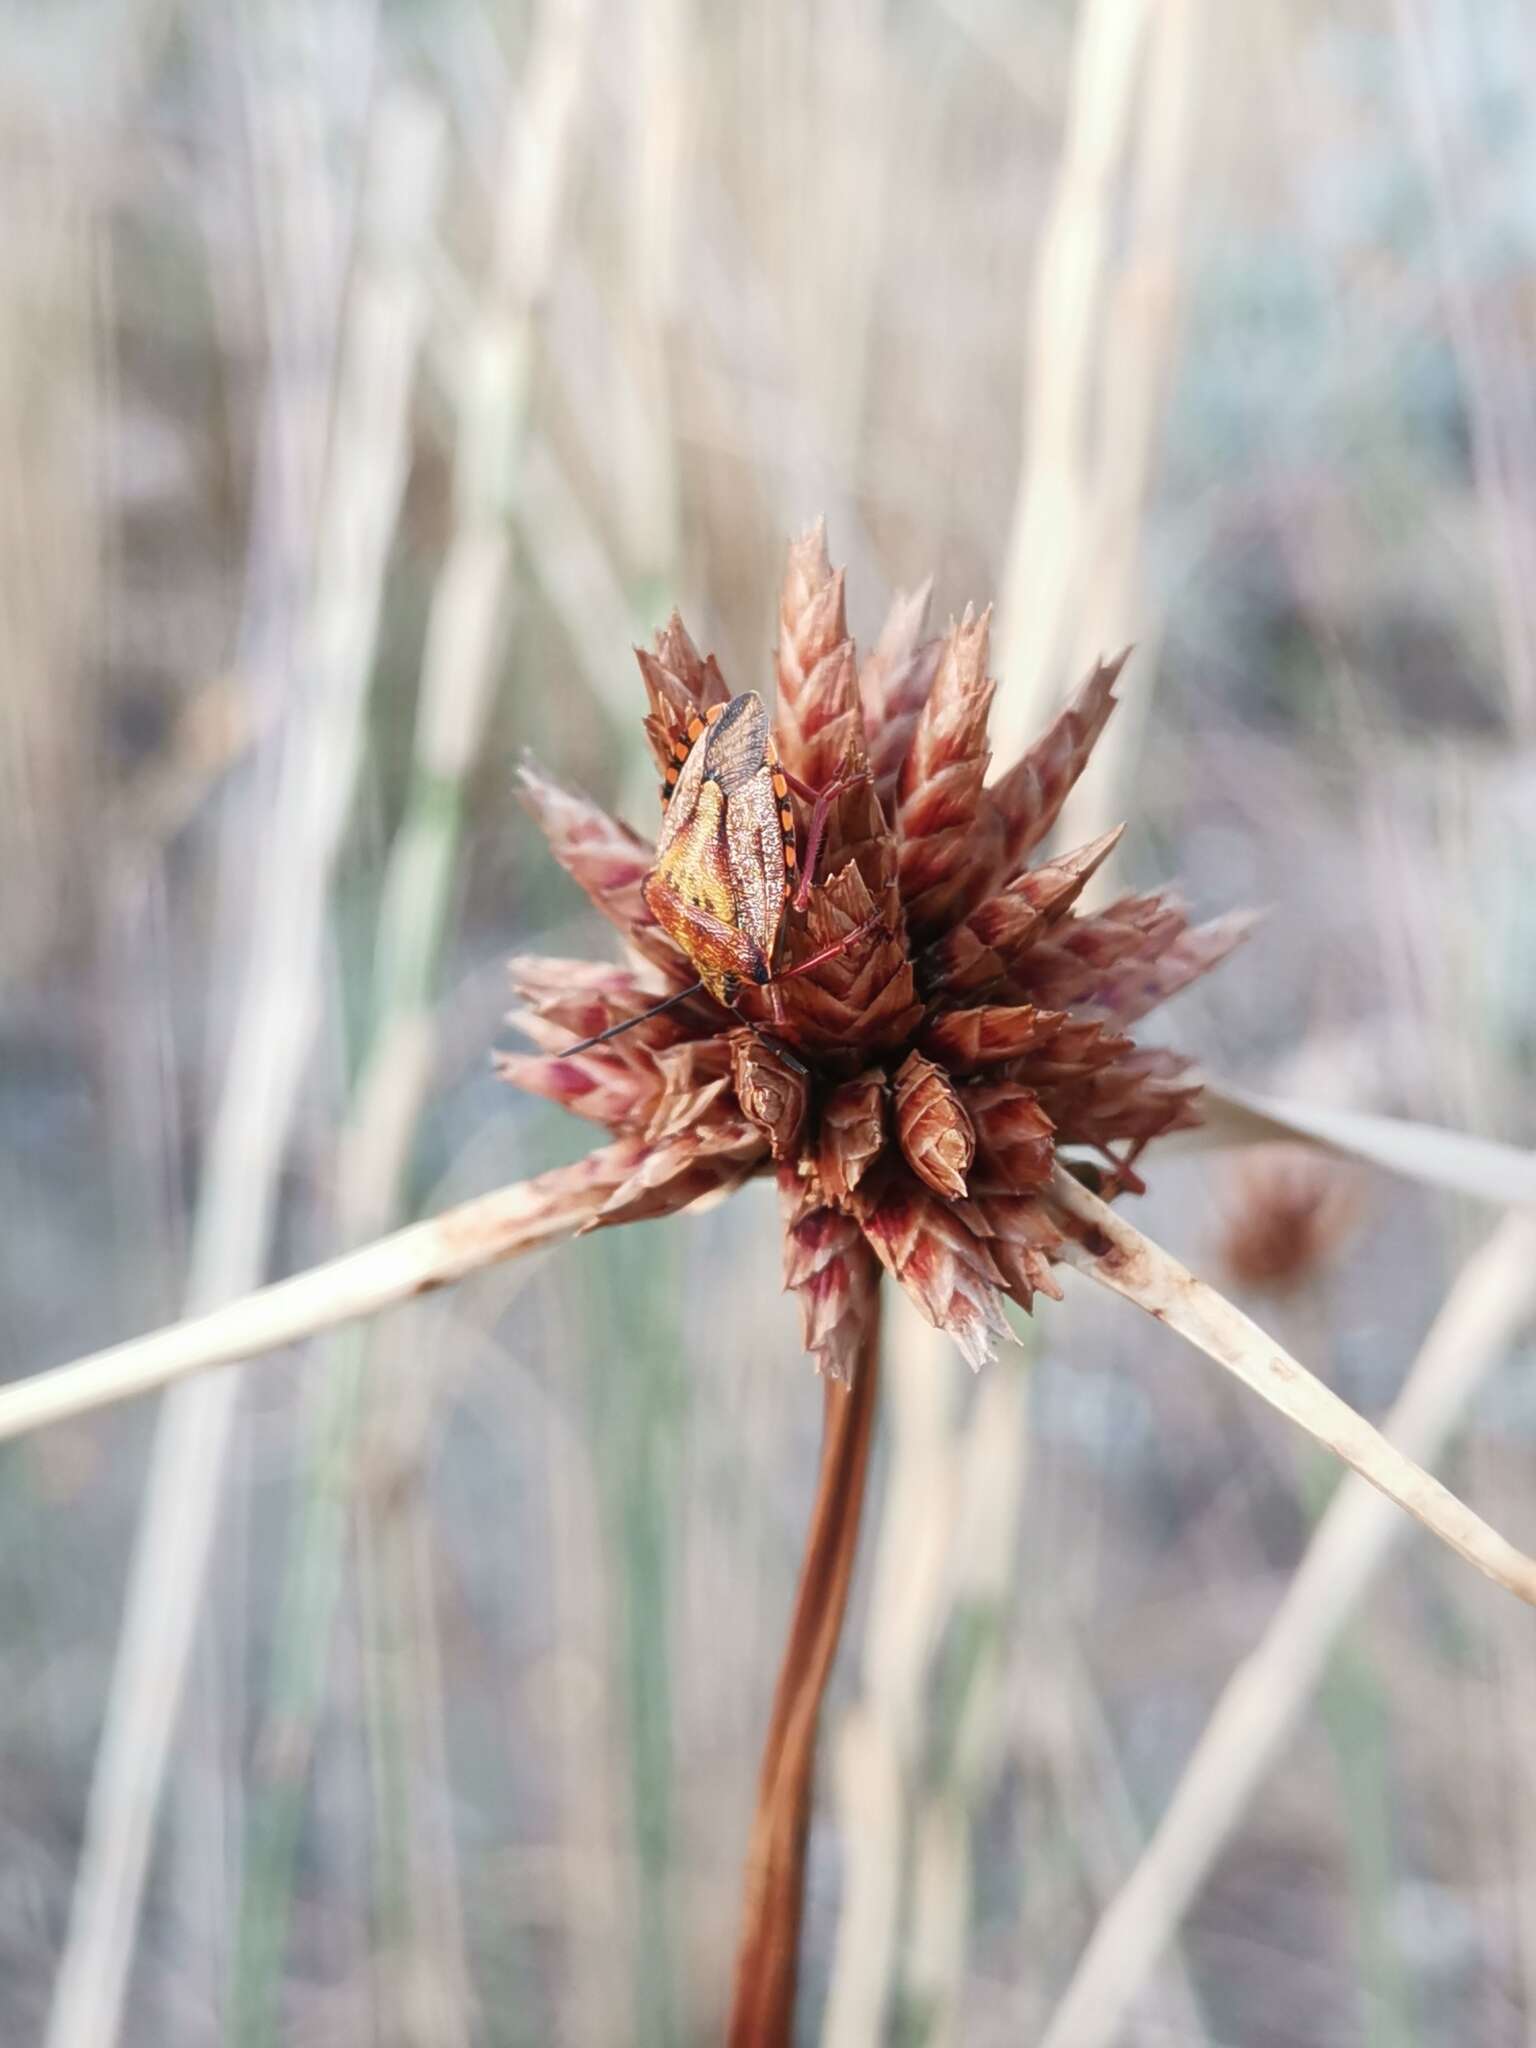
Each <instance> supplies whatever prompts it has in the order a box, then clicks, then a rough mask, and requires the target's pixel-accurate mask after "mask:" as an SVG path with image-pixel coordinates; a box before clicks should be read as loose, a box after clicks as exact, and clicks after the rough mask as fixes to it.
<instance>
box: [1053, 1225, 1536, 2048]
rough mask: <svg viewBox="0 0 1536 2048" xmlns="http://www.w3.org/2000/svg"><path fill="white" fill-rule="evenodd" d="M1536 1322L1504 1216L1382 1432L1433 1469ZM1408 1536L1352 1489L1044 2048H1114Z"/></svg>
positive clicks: (1200, 1752)
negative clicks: (1499, 1367)
mask: <svg viewBox="0 0 1536 2048" xmlns="http://www.w3.org/2000/svg"><path fill="white" fill-rule="evenodd" d="M1533 1316H1536V1212H1532V1211H1530V1210H1514V1211H1511V1213H1510V1214H1509V1215H1507V1216H1506V1217H1505V1218H1504V1220H1503V1222H1502V1223H1500V1225H1499V1226H1498V1228H1497V1229H1496V1230H1495V1231H1494V1233H1493V1235H1492V1236H1491V1237H1490V1238H1489V1239H1488V1240H1487V1242H1486V1243H1485V1244H1484V1245H1483V1247H1482V1249H1481V1250H1480V1251H1479V1252H1478V1253H1477V1254H1476V1255H1475V1256H1474V1257H1473V1258H1471V1259H1469V1260H1468V1262H1467V1264H1466V1265H1465V1266H1464V1267H1463V1269H1462V1271H1461V1273H1460V1275H1459V1276H1458V1278H1457V1280H1456V1283H1455V1285H1454V1286H1453V1287H1452V1288H1451V1290H1450V1292H1449V1294H1447V1296H1446V1298H1445V1300H1444V1302H1443V1303H1442V1305H1441V1308H1440V1311H1439V1313H1438V1315H1437V1316H1436V1317H1435V1320H1434V1323H1433V1325H1432V1327H1431V1329H1430V1331H1429V1334H1428V1336H1427V1337H1426V1338H1425V1340H1424V1345H1423V1348H1422V1350H1421V1351H1420V1352H1419V1355H1418V1357H1417V1358H1416V1359H1415V1360H1414V1362H1413V1365H1412V1367H1411V1369H1410V1371H1409V1373H1408V1377H1407V1379H1406V1381H1405V1382H1404V1385H1403V1391H1402V1393H1401V1394H1400V1395H1399V1396H1398V1399H1397V1402H1396V1404H1395V1406H1394V1407H1393V1409H1392V1413H1391V1414H1390V1416H1389V1417H1388V1418H1387V1425H1386V1426H1387V1429H1388V1431H1389V1432H1390V1434H1391V1436H1392V1439H1393V1441H1394V1442H1395V1443H1396V1445H1397V1446H1398V1448H1399V1450H1400V1451H1401V1452H1402V1453H1403V1455H1404V1456H1406V1457H1410V1458H1414V1459H1416V1460H1418V1461H1419V1462H1420V1463H1421V1464H1424V1465H1429V1464H1433V1463H1434V1462H1435V1461H1436V1460H1437V1459H1438V1458H1439V1456H1440V1454H1441V1452H1442V1451H1443V1449H1444V1447H1445V1444H1446V1441H1447V1439H1448V1437H1449V1436H1450V1434H1451V1432H1452V1430H1453V1429H1454V1428H1455V1426H1456V1423H1457V1421H1458V1420H1459V1418H1460V1417H1461V1416H1462V1415H1463V1414H1464V1413H1465V1411H1466V1409H1467V1407H1468V1405H1469V1404H1470V1402H1471V1400H1472V1398H1473V1396H1474V1395H1475V1394H1476V1392H1477V1390H1478V1388H1479V1387H1481V1386H1482V1384H1483V1383H1484V1381H1485V1380H1486V1379H1487V1378H1488V1375H1489V1374H1490V1373H1491V1372H1492V1371H1493V1369H1494V1368H1495V1367H1496V1366H1497V1365H1498V1364H1499V1362H1500V1360H1501V1359H1502V1358H1503V1357H1504V1356H1505V1355H1506V1353H1507V1351H1508V1349H1509V1346H1510V1344H1511V1343H1512V1342H1513V1341H1514V1339H1515V1338H1516V1337H1517V1336H1518V1335H1519V1333H1520V1331H1521V1330H1522V1329H1523V1328H1524V1327H1525V1326H1526V1325H1527V1324H1529V1322H1530V1321H1531V1319H1532V1317H1533ZM1403 1530H1404V1525H1403V1522H1402V1520H1401V1519H1400V1517H1399V1516H1397V1515H1395V1514H1393V1512H1392V1509H1391V1506H1390V1505H1389V1503H1388V1501H1387V1500H1386V1499H1385V1498H1383V1496H1382V1494H1380V1493H1378V1492H1376V1491H1375V1490H1374V1489H1373V1488H1372V1487H1371V1486H1369V1485H1367V1484H1366V1482H1365V1481H1364V1480H1363V1479H1360V1478H1347V1479H1345V1480H1344V1482H1343V1484H1342V1485H1341V1486H1340V1487H1339V1489H1338V1492H1337V1493H1336V1494H1335V1496H1334V1498H1333V1500H1332V1502H1331V1503H1330V1505H1329V1508H1328V1511H1327V1513H1326V1514H1325V1515H1324V1516H1323V1519H1322V1521H1321V1522H1320V1523H1319V1524H1318V1527H1317V1530H1316V1533H1315V1534H1314V1536H1313V1538H1312V1541H1311V1543H1310V1544H1309V1545H1308V1547H1307V1553H1306V1556H1305V1557H1304V1558H1303V1559H1302V1562H1301V1566H1300V1568H1299V1569H1298V1571H1297V1572H1296V1574H1295V1576H1294V1577H1293V1578H1292V1580H1291V1582H1290V1584H1289V1586H1288V1587H1287V1589H1286V1592H1285V1596H1284V1598H1283V1599H1282V1600H1281V1602H1280V1605H1279V1607H1278V1608H1277V1609H1276V1611H1275V1613H1274V1616H1273V1618H1272V1619H1271V1621H1270V1623H1269V1626H1268V1627H1267V1628H1266V1630H1265V1631H1264V1634H1263V1635H1262V1637H1261V1638H1260V1640H1259V1642H1258V1644H1257V1645H1256V1646H1255V1648H1254V1649H1253V1650H1252V1651H1251V1652H1250V1653H1249V1655H1248V1656H1247V1657H1246V1658H1245V1659H1244V1661H1243V1663H1242V1665H1241V1666H1240V1667H1239V1668H1238V1670H1237V1671H1236V1672H1235V1673H1234V1674H1233V1676H1232V1677H1231V1678H1230V1679H1229V1680H1228V1682H1227V1685H1226V1688H1225V1690H1224V1691H1223V1693H1222V1695H1221V1697H1220V1699H1219V1700H1218V1701H1217V1703H1216V1707H1215V1710H1214V1711H1213V1713H1212V1714H1211V1717H1210V1719H1209V1721H1208V1722H1207V1723H1206V1727H1205V1730H1204V1732H1203V1734H1202V1735H1201V1737H1200V1740H1199V1742H1198V1744H1197V1745H1196V1747H1195V1751H1194V1754H1193V1755H1192V1756H1191V1758H1190V1760H1189V1762H1188V1764H1187V1765H1186V1766H1185V1770H1184V1774H1183V1776H1182V1777H1181V1779H1180V1780H1179V1783H1178V1786H1177V1788H1176V1790H1175V1792H1174V1794H1173V1797H1172V1799H1171V1800H1170V1801H1169V1804H1168V1808H1167V1811H1166V1812H1165V1813H1164V1815H1163V1818H1162V1820H1161V1821H1160V1822H1159V1824H1158V1827H1157V1831H1156V1833H1155V1834H1154V1835H1153V1837H1152V1839H1151V1841H1150V1842H1149V1843H1148V1845H1147V1849H1146V1853H1145V1854H1144V1856H1143V1857H1142V1858H1141V1860H1140V1862H1139V1863H1138V1864H1137V1865H1136V1868H1135V1870H1134V1871H1133V1872H1132V1874H1131V1876H1130V1877H1129V1879H1128V1880H1127V1882H1126V1884H1125V1885H1124V1887H1123V1888H1122V1890H1121V1891H1120V1892H1119V1894H1118V1895H1117V1896H1116V1898H1115V1899H1114V1900H1113V1901H1112V1902H1111V1904H1110V1906H1109V1908H1108V1910H1107V1911H1106V1913H1105V1914H1104V1916H1103V1918H1102V1919H1101V1920H1100V1921H1099V1923H1098V1925H1097V1926H1096V1928H1095V1929H1094V1932H1093V1936H1092V1939H1091V1940H1090V1941H1089V1944H1088V1947H1087V1949H1086V1950H1085V1952H1084V1954H1083V1956H1082V1958H1081V1960H1080V1961H1079V1963H1078V1965H1077V1968H1076V1970H1075V1972H1074V1973H1073V1976H1072V1979H1071V1982H1070V1983H1069V1984H1068V1986H1067V1989H1066V1992H1065V1995H1064V1996H1063V1998H1062V2000H1061V2003H1060V2004H1059V2005H1058V2007H1057V2008H1056V2011H1055V2014H1054V2016H1053V2018H1052V2020H1051V2024H1050V2027H1049V2029H1048V2031H1047V2033H1046V2035H1045V2037H1044V2041H1043V2043H1042V2048H1109V2043H1110V2042H1111V2041H1113V2040H1116V2039H1118V2038H1119V2032H1120V2028H1121V2026H1122V2025H1123V2023H1124V2021H1125V2019H1126V2017H1127V2015H1128V2014H1129V2013H1130V2011H1131V2008H1132V2007H1133V2005H1134V2004H1135V2002H1136V1999H1137V1997H1138V1996H1139V1994H1140V1992H1141V1990H1142V1987H1143V1986H1144V1985H1145V1983H1146V1981H1147V1979H1148V1977H1149V1975H1150V1973H1151V1972H1152V1970H1153V1969H1155V1968H1156V1966H1157V1963H1158V1960H1159V1958H1160V1957H1161V1956H1162V1954H1163V1952H1164V1950H1165V1949H1166V1947H1167V1945H1168V1943H1169V1941H1170V1940H1171V1939H1172V1937H1173V1935H1174V1932H1175V1930H1176V1929H1177V1927H1178V1925H1179V1923H1180V1921H1181V1920H1182V1919H1183V1916H1184V1914H1185V1912H1186V1911H1187V1910H1188V1908H1189V1906H1190V1904H1191V1903H1192V1901H1193V1900H1194V1898H1195V1897H1196V1895H1197V1894H1198V1892H1199V1890H1200V1887H1201V1885H1202V1884H1203V1883H1204V1881H1205V1879H1206V1877H1207V1876H1208V1875H1209V1873H1210V1870H1211V1867H1212V1865H1213V1864H1214V1862H1215V1860H1216V1858H1217V1857H1218V1856H1219V1855H1220V1853H1221V1851H1222V1849H1223V1847H1224V1846H1225V1844H1226V1843H1227V1842H1228V1841H1229V1840H1230V1838H1231V1836H1232V1833H1233V1830H1234V1829H1235V1828H1236V1826H1237V1825H1238V1823H1239V1821H1240V1820H1241V1818H1242V1816H1243V1813H1244V1811H1245V1810H1246V1808H1247V1806H1248V1803H1249V1801H1250V1800H1251V1799H1252V1797H1253V1795H1254V1793H1255V1791H1256V1790H1257V1789H1258V1787H1259V1786H1260V1785H1261V1784H1263V1782H1264V1780H1265V1778H1266V1777H1267V1776H1268V1773H1269V1771H1270V1769H1271V1767H1272V1766H1273V1765H1274V1763H1275V1762H1276V1761H1277V1759H1278V1758H1279V1756H1280V1754H1281V1752H1282V1750H1283V1748H1284V1746H1285V1743H1286V1742H1287V1740H1288V1739H1289V1737H1290V1735H1291V1733H1292V1731H1293V1730H1294V1729H1295V1727H1296V1724H1297V1722H1298V1720H1299V1719H1300V1717H1301V1715H1302V1713H1303V1712H1304V1711H1305V1709H1306V1707H1307V1704H1308V1702H1309V1701H1310V1700H1311V1698H1312V1696H1313V1694H1314V1693H1315V1692H1316V1690H1317V1687H1318V1684H1319V1682H1320V1680H1321V1679H1322V1676H1323V1673H1324V1671H1325V1669H1326V1666H1327V1663H1328V1658H1329V1656H1330V1654H1331V1653H1332V1651H1333V1649H1334V1647H1335V1646H1336V1645H1337V1643H1338V1642H1339V1640H1340V1638H1341V1637H1342V1635H1343V1633H1344V1631H1345V1629H1346V1628H1347V1627H1348V1625H1349V1623H1350V1621H1351V1620H1352V1618H1353V1617H1354V1615H1355V1614H1356V1613H1357V1611H1358V1610H1359V1607H1360V1605H1361V1602H1362V1601H1363V1600H1364V1598H1365V1596H1366V1595H1367V1593H1368V1592H1369V1591H1370V1588H1371V1586H1372V1585H1373V1583H1374V1582H1375V1580H1376V1578H1377V1576H1378V1574H1379V1572H1380V1570H1381V1567H1382V1565H1383V1564H1384V1563H1385V1562H1386V1559H1387V1556H1388V1554H1389V1552H1390V1551H1391V1549H1392V1546H1393V1544H1394V1543H1395V1542H1396V1540H1397V1539H1398V1538H1399V1537H1400V1536H1401V1535H1402V1534H1403Z"/></svg>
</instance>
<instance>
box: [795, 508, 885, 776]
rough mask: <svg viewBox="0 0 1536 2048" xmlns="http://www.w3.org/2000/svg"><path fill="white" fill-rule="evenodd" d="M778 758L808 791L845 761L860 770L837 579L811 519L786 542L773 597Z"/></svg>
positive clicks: (854, 675)
mask: <svg viewBox="0 0 1536 2048" xmlns="http://www.w3.org/2000/svg"><path fill="white" fill-rule="evenodd" d="M775 659H776V668H777V675H778V690H779V694H778V734H779V752H780V754H781V756H782V758H783V760H784V763H785V765H786V766H787V767H788V768H789V769H790V771H791V772H792V773H793V774H795V775H798V776H799V777H800V779H801V781H802V782H804V783H806V784H808V785H809V787H811V788H812V789H821V788H823V787H825V786H826V784H828V783H830V782H831V781H832V780H833V779H834V777H835V776H837V775H838V774H839V772H840V771H841V770H842V768H843V767H844V765H845V763H846V762H848V761H849V759H850V758H852V759H855V760H856V761H857V763H858V764H860V765H862V763H863V758H864V721H863V715H862V711H861V708H860V704H859V683H858V667H857V663H856V661H855V659H854V650H853V643H852V641H851V640H850V639H849V638H848V622H847V619H846V616H845V615H844V611H843V574H842V571H841V570H840V569H838V570H834V569H833V567H832V564H831V562H830V560H829V559H828V556H827V529H826V522H825V521H824V520H818V521H817V523H816V525H815V526H813V527H812V528H811V530H810V531H809V533H805V534H802V535H801V537H800V539H799V540H797V541H793V542H791V544H790V549H789V562H788V565H787V567H786V569H785V572H784V583H783V587H782V589H781V591H780V594H779V638H778V646H777V650H776V657H775Z"/></svg>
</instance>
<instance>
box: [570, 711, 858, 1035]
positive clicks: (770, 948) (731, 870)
mask: <svg viewBox="0 0 1536 2048" xmlns="http://www.w3.org/2000/svg"><path fill="white" fill-rule="evenodd" d="M864 772H865V771H863V770H862V769H861V770H857V771H855V772H853V773H851V774H848V775H845V776H841V777H839V779H838V780H837V781H836V782H834V783H832V784H831V785H830V786H829V787H828V788H826V789H824V790H821V791H820V792H815V791H811V790H807V789H805V788H803V787H802V785H801V784H800V783H799V782H798V780H796V779H795V778H792V777H791V776H790V775H789V774H788V773H787V771H786V770H785V768H784V766H783V764H782V763H781V761H780V760H779V756H778V749H777V748H776V747H775V745H774V741H773V733H772V730H771V728H770V726H769V724H768V714H767V712H766V711H765V710H764V709H763V700H762V699H761V697H759V696H758V695H757V694H756V692H755V691H750V690H749V691H747V692H746V693H745V694H744V695H742V696H740V697H733V698H732V699H731V701H730V702H729V703H728V704H714V705H711V706H710V709H709V711H708V713H707V714H706V715H705V716H704V717H702V718H700V717H697V716H696V717H694V718H692V719H690V720H689V723H688V729H687V738H686V740H685V739H684V738H683V737H682V736H681V735H679V737H678V739H677V740H676V742H675V744H674V747H673V760H672V761H671V762H669V763H668V766H667V780H666V786H665V787H664V789H663V790H662V801H663V803H664V804H665V806H666V812H665V816H664V817H663V819H662V826H661V836H660V838H659V839H658V841H657V843H656V865H655V867H653V868H652V869H651V871H650V873H649V874H648V875H647V876H646V878H645V880H644V882H643V883H642V884H641V892H640V893H641V894H642V896H643V897H644V898H645V903H646V907H647V908H648V909H649V911H650V913H651V915H652V916H653V917H654V918H655V920H656V922H657V924H658V925H660V927H661V929H662V930H663V931H664V932H665V933H666V934H667V936H668V937H669V938H670V939H672V940H673V941H674V943H675V944H676V945H677V947H678V948H679V950H680V951H681V952H682V953H684V954H685V955H686V956H687V958H688V959H689V960H690V961H691V962H692V963H693V965H694V966H695V967H696V968H697V969H698V974H699V979H698V981H697V982H695V983H694V984H693V985H692V986H691V987H689V988H686V989H680V990H679V991H678V992H677V994H676V995H672V996H668V997H666V998H665V1000H664V1001H662V1002H660V1003H657V1004H656V1005H654V1007H653V1008H652V1009H650V1010H647V1011H645V1012H644V1013H643V1015H645V1016H654V1015H655V1014H656V1011H657V1010H663V1009H666V1008H667V1007H668V1006H669V1005H670V1004H672V1003H678V1002H682V1001H683V999H684V998H685V997H687V996H690V995H695V994H697V993H698V991H699V989H700V988H704V989H707V990H708V991H709V993H710V994H711V995H712V996H713V997H714V998H715V1000H716V1002H719V1003H723V1004H725V1006H726V1007H727V1008H730V1007H731V1006H732V1005H733V1004H734V1003H735V1000H736V996H737V992H738V991H739V989H740V987H741V985H742V983H743V982H751V983H755V984H756V985H757V986H759V987H769V988H771V987H772V986H773V984H774V983H775V982H779V981H787V980H789V979H791V978H792V977H793V976H795V975H797V974H804V973H805V972H806V971H807V970H808V969H810V968H812V967H819V966H820V965H821V963H822V961H824V960H829V959H831V958H832V956H833V955H834V954H836V953H840V952H842V951H843V950H844V948H845V947H848V946H851V945H852V944H853V943H854V941H855V940H857V939H860V938H863V937H864V936H865V935H866V934H867V933H868V932H869V930H870V929H871V928H872V927H873V925H874V924H876V923H878V919H875V918H872V919H870V920H869V921H868V922H867V923H865V924H862V925H860V926H859V927H858V928H857V929H856V930H854V931H851V932H848V933H846V934H845V935H844V936H843V937H842V938H840V939H837V940H834V942H833V943H832V944H831V945H830V946H824V947H823V948H822V949H821V951H820V952H818V953H814V954H812V956H811V957H810V959H808V960H802V961H800V962H799V963H798V964H797V965H796V966H794V967H791V968H789V969H787V970H785V971H784V972H783V973H780V972H779V969H778V956H779V948H780V945H781V943H782V940H783V936H784V921H785V913H786V911H787V909H788V908H789V906H790V905H791V903H793V905H794V907H795V908H796V909H797V910H803V909H804V908H805V906H806V903H807V902H808V901H809V898H810V888H811V881H812V878H813V877H814V875H815V872H816V858H817V855H818V853H819V852H820V849H821V840H822V835H823V833H824V831H825V829H826V821H827V813H828V807H829V806H830V804H831V803H832V800H833V799H834V798H835V797H836V796H838V795H839V794H840V793H841V792H842V791H843V790H844V789H847V788H849V787H850V786H851V785H852V784H853V783H855V782H858V781H861V780H862V779H863V775H864ZM792 782H793V786H794V788H795V791H796V794H797V795H799V796H802V797H803V798H804V799H805V800H806V801H807V802H809V803H810V804H811V805H812V813H811V823H810V828H809V831H808V833H807V836H806V851H805V860H804V862H803V863H802V862H801V861H800V858H799V854H798V851H797V847H796V841H795V815H794V812H793V810H792V809H791V807H790V802H789V791H790V786H791V783H792ZM797 869H798V870H799V872H800V881H799V885H798V888H797V886H796V882H795V875H796V871H797ZM640 1021H641V1018H640V1017H629V1018H626V1019H625V1020H624V1022H623V1023H621V1024H615V1025H611V1026H610V1027H609V1028H608V1030H607V1031H601V1032H599V1033H598V1034H597V1036H596V1037H595V1038H587V1039H583V1040H582V1041H581V1043H580V1045H573V1046H570V1047H569V1048H568V1049H567V1050H568V1052H582V1051H585V1050H586V1048H587V1047H588V1046H591V1045H597V1044H600V1043H601V1042H602V1040H603V1039H605V1038H613V1037H615V1036H617V1034H618V1033H619V1032H620V1031H626V1030H628V1029H629V1027H630V1025H632V1024H638V1023H639V1022H640Z"/></svg>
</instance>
